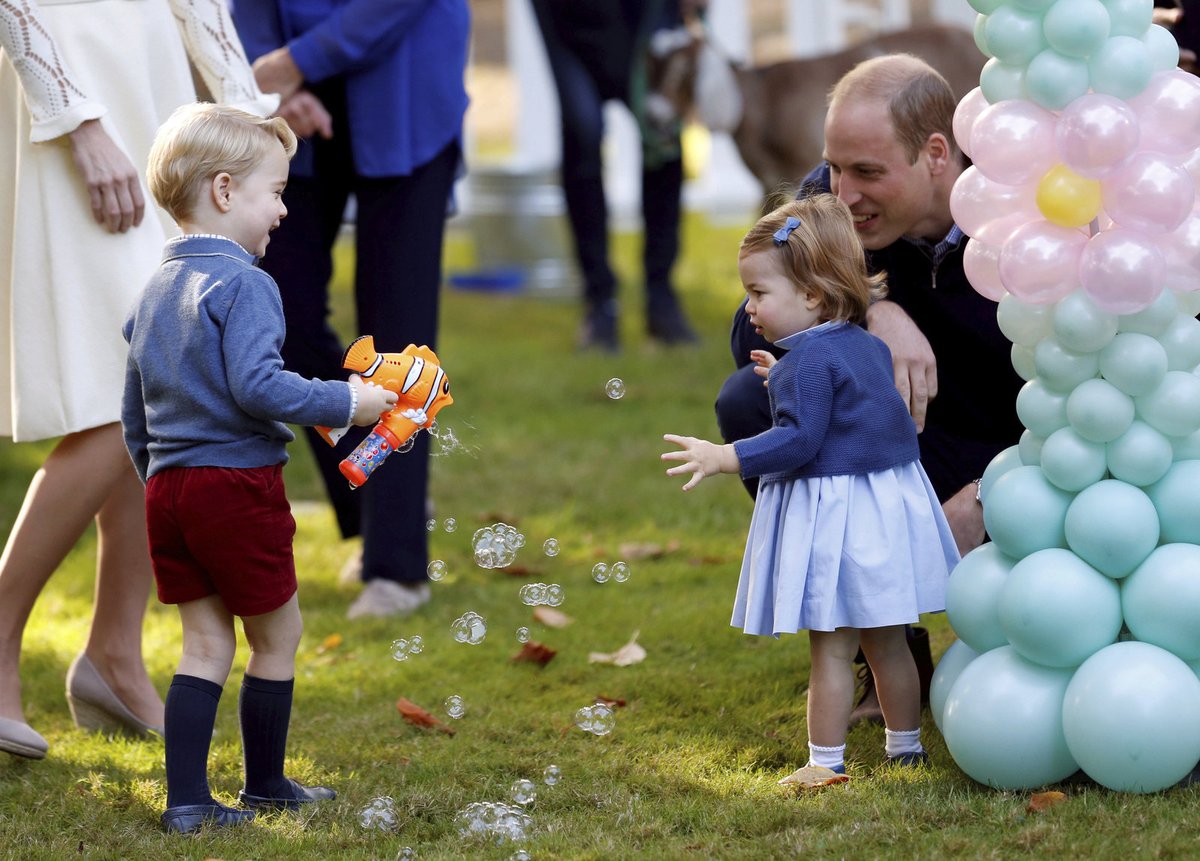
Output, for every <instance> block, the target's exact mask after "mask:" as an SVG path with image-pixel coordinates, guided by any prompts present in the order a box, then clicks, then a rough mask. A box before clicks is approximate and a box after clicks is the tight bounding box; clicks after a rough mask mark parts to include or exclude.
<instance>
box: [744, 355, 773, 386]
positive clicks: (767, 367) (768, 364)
mask: <svg viewBox="0 0 1200 861" xmlns="http://www.w3.org/2000/svg"><path fill="white" fill-rule="evenodd" d="M750 361H752V362H754V373H756V374H758V375H759V376H760V377H762V378H763V385H764V386H765V385H766V384H767V376H768V375H769V374H770V373H771V368H773V367H775V363H776V362H778V361H779V360H778V359H777V358H775V354H774V353H772V352H769V351H768V350H751V351H750Z"/></svg>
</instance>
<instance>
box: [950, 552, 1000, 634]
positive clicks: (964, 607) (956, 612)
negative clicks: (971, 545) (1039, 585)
mask: <svg viewBox="0 0 1200 861" xmlns="http://www.w3.org/2000/svg"><path fill="white" fill-rule="evenodd" d="M1015 564H1016V560H1015V559H1013V558H1011V557H1009V556H1005V555H1004V554H1003V553H1001V552H1000V548H998V547H997V546H996V545H995V543H993V542H991V541H989V542H987V543H986V544H981V545H979V546H978V547H976V548H975V549H974V550H972V551H971V552H969V553H968V554H967V555H966V556H964V557H963V558H962V561H961V562H959V563H958V565H956V566H954V570H953V571H951V572H950V579H949V581H947V583H946V618H947V619H949V620H950V626H951V627H952V628H954V633H955V634H957V635H958V638H959V639H960V640H962V641H963V642H964V643H966V644H967V645H968V646H970V647H971V648H972V649H974V650H975V651H976V652H986V651H988V650H989V649H995V648H996V647H998V646H1003V645H1005V644H1006V643H1008V638H1007V637H1006V636H1005V635H1004V629H1003V628H1001V627H1000V617H999V616H998V615H997V606H998V602H999V600H1000V590H1001V589H1003V588H1004V581H1005V580H1006V579H1007V578H1008V572H1009V571H1011V570H1012V567H1013V565H1015Z"/></svg>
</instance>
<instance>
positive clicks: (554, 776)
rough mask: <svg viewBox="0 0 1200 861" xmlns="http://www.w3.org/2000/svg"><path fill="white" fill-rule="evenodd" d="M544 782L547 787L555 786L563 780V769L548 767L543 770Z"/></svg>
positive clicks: (553, 766)
mask: <svg viewBox="0 0 1200 861" xmlns="http://www.w3.org/2000/svg"><path fill="white" fill-rule="evenodd" d="M542 780H543V781H544V782H545V784H546V785H547V786H554V784H556V783H558V782H559V781H560V780H562V769H561V768H559V767H558V766H557V765H553V764H551V765H547V766H546V767H545V768H544V769H542Z"/></svg>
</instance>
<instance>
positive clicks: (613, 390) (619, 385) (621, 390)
mask: <svg viewBox="0 0 1200 861" xmlns="http://www.w3.org/2000/svg"><path fill="white" fill-rule="evenodd" d="M604 394H606V395H608V396H609V397H610V398H612V399H613V400H614V401H619V400H621V398H623V397H625V381H624V380H622V379H621V378H620V377H613V378H612V379H611V380H609V381H608V382H607V383H605V384H604Z"/></svg>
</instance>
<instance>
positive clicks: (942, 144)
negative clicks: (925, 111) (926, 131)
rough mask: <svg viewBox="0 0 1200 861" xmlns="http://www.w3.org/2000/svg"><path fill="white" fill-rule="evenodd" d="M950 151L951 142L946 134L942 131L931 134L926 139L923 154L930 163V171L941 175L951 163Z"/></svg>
mask: <svg viewBox="0 0 1200 861" xmlns="http://www.w3.org/2000/svg"><path fill="white" fill-rule="evenodd" d="M950 153H951V147H950V142H949V141H948V140H946V136H945V135H944V134H942V133H941V132H934V133H933V134H931V135H930V136H929V140H927V141H925V148H924V149H923V150H922V151H921V156H922V157H923V158H924V159H925V161H926V163H927V164H928V165H929V172H930V173H931V174H933V175H934V176H940V175H941V174H942V173H944V172H945V170H946V168H947V166H949V164H950V157H951V156H950Z"/></svg>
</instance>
